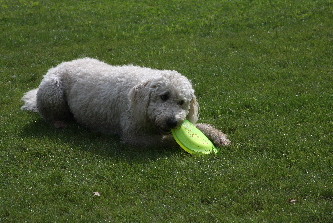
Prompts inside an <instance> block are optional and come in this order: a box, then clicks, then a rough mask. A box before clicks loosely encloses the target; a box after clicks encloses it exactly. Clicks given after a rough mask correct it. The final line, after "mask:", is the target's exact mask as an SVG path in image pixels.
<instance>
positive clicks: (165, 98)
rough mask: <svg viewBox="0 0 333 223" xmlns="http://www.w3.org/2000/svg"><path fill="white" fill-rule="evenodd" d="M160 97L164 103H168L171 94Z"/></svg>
mask: <svg viewBox="0 0 333 223" xmlns="http://www.w3.org/2000/svg"><path fill="white" fill-rule="evenodd" d="M160 97H161V99H162V101H166V100H168V99H169V93H166V94H163V95H161V96H160Z"/></svg>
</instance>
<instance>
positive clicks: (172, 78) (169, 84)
mask: <svg viewBox="0 0 333 223" xmlns="http://www.w3.org/2000/svg"><path fill="white" fill-rule="evenodd" d="M161 72H162V75H160V76H158V77H156V78H152V79H151V80H147V81H145V82H143V83H140V84H138V85H136V86H135V87H133V88H132V89H131V91H130V93H129V99H130V103H131V112H132V117H133V120H135V121H139V123H138V124H140V125H142V127H147V126H148V125H149V126H150V127H154V129H157V130H159V131H162V132H169V131H170V130H171V129H173V128H175V127H177V126H180V125H181V124H182V123H183V121H184V119H187V120H189V121H190V122H192V123H195V122H196V121H197V119H198V103H197V101H196V97H195V95H194V90H193V88H192V85H191V83H190V82H189V80H188V79H187V78H186V77H184V76H182V75H180V74H179V73H178V72H176V71H161Z"/></svg>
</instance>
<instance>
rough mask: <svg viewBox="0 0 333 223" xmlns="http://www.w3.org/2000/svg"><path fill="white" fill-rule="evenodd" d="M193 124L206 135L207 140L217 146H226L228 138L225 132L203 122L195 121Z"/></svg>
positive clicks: (228, 142) (228, 141)
mask: <svg viewBox="0 0 333 223" xmlns="http://www.w3.org/2000/svg"><path fill="white" fill-rule="evenodd" d="M195 126H196V127H197V128H198V129H199V130H200V131H201V132H203V134H205V135H206V136H207V138H208V139H209V140H211V141H212V142H213V144H214V145H215V146H217V147H219V146H222V145H224V146H227V145H229V144H230V140H229V139H228V138H227V136H226V134H224V133H223V132H221V131H220V130H218V129H216V128H214V127H213V126H211V125H209V124H205V123H197V124H195Z"/></svg>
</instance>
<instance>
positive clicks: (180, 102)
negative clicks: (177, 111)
mask: <svg viewBox="0 0 333 223" xmlns="http://www.w3.org/2000/svg"><path fill="white" fill-rule="evenodd" d="M184 103H185V102H184V100H181V101H178V103H177V104H178V105H183V104H184Z"/></svg>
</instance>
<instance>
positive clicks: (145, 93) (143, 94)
mask: <svg viewBox="0 0 333 223" xmlns="http://www.w3.org/2000/svg"><path fill="white" fill-rule="evenodd" d="M150 95H151V90H150V82H149V81H146V82H143V83H141V84H138V85H136V86H134V87H133V88H132V89H131V90H130V91H129V93H128V99H129V103H130V109H131V113H132V117H133V118H134V120H142V119H144V118H146V117H147V116H146V112H147V108H148V105H149V101H150ZM134 116H135V117H134Z"/></svg>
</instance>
